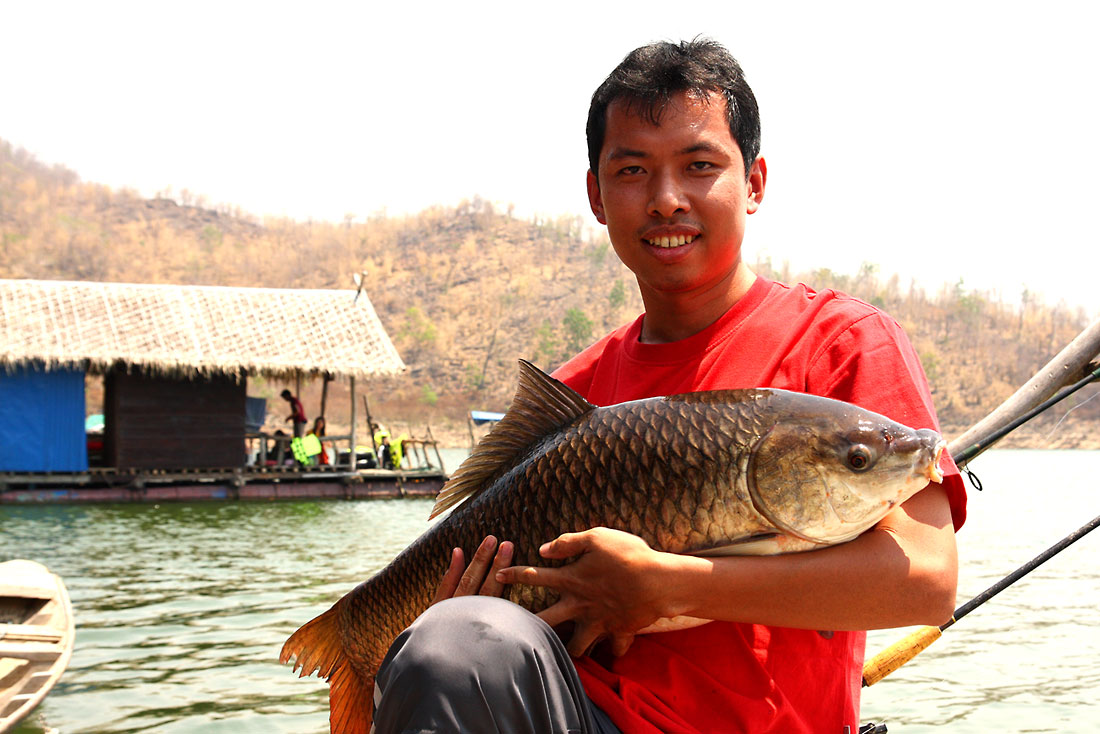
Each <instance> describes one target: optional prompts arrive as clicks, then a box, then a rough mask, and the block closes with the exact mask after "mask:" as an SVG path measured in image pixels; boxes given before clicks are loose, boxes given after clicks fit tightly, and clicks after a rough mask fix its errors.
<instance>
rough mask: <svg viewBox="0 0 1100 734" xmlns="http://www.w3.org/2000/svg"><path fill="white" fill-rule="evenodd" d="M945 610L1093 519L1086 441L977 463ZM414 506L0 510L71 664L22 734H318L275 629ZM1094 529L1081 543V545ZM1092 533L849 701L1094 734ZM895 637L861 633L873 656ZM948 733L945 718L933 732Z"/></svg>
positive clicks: (419, 524)
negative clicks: (58, 599) (954, 597)
mask: <svg viewBox="0 0 1100 734" xmlns="http://www.w3.org/2000/svg"><path fill="white" fill-rule="evenodd" d="M973 468H974V469H975V470H976V471H977V473H978V474H979V476H980V477H981V479H982V481H983V482H984V483H985V485H986V491H985V492H984V493H982V494H978V493H976V492H972V493H971V502H970V520H968V522H967V526H966V527H965V528H964V529H963V531H962V533H960V536H959V544H960V553H961V556H962V559H963V570H962V578H961V580H960V589H959V598H960V602H961V601H964V600H966V599H967V598H969V597H970V596H971V595H973V594H975V593H977V592H979V591H981V590H982V589H984V588H985V587H986V586H988V585H989V584H990V583H992V582H993V581H995V580H996V579H997V578H999V577H1000V576H1002V575H1004V574H1007V573H1008V572H1009V571H1011V570H1013V569H1014V568H1016V567H1017V566H1019V565H1021V564H1022V563H1024V562H1025V561H1027V560H1029V559H1030V558H1031V557H1032V556H1033V555H1035V554H1036V553H1038V552H1039V551H1040V550H1042V549H1043V548H1045V547H1046V546H1047V545H1050V544H1052V543H1054V542H1055V541H1057V540H1058V539H1059V538H1061V537H1062V536H1064V535H1066V534H1068V533H1069V532H1070V531H1072V530H1074V529H1076V528H1077V527H1078V526H1080V525H1082V524H1084V523H1085V522H1087V521H1088V520H1090V519H1091V518H1093V517H1094V516H1096V515H1097V514H1100V492H1098V491H1097V490H1098V489H1100V488H1098V486H1097V483H1098V482H1097V477H1098V476H1100V452H1053V451H1045V452H1028V451H999V452H991V453H990V454H989V455H987V456H984V457H981V458H979V459H978V460H976V461H975V463H974V466H973ZM430 507H431V501H429V500H374V501H360V502H300V503H299V502H296V503H266V504H265V503H205V504H186V505H170V504H164V505H160V506H151V505H109V506H83V507H81V506H46V507H7V506H5V507H0V560H6V559H8V558H12V557H27V558H33V559H35V560H38V561H40V562H43V563H45V564H47V565H48V566H50V568H51V569H52V570H53V571H55V572H56V573H59V574H60V575H61V576H62V577H63V578H64V580H65V583H66V584H67V586H68V588H69V591H70V594H71V596H72V600H73V605H74V608H75V610H76V615H77V641H76V650H75V652H74V654H73V658H72V663H71V665H70V667H69V669H68V671H67V672H66V674H65V676H64V677H63V678H62V680H61V682H60V683H59V684H58V685H57V687H55V688H54V690H53V691H52V692H51V694H50V695H49V697H48V698H47V699H46V701H45V703H44V704H43V705H42V706H41V707H40V708H39V710H38V711H37V712H36V713H35V714H33V715H32V717H31V718H30V719H29V720H28V721H27V722H25V724H24V726H23V727H22V728H20V729H19V730H18V731H19V732H20V733H21V734H29V733H30V732H35V733H36V734H37V733H38V732H42V731H44V730H47V728H48V727H52V728H56V729H57V730H58V731H59V732H60V733H61V734H74V733H77V732H138V731H141V732H234V733H236V732H258V733H259V732H263V733H265V734H266V733H268V732H325V731H327V730H328V728H327V710H328V708H327V707H328V704H327V694H326V687H325V685H324V684H323V683H321V682H319V681H318V680H317V679H315V678H309V679H298V678H296V677H295V676H294V675H293V674H292V673H291V672H290V668H289V667H287V666H281V665H279V664H278V663H277V662H276V658H277V656H278V651H279V648H280V646H281V644H282V642H283V641H284V640H285V639H286V637H287V636H288V635H289V634H290V633H291V632H293V631H294V630H295V629H296V628H297V627H298V626H299V625H301V624H302V623H303V622H305V621H307V620H309V619H311V618H312V617H313V616H314V615H315V614H317V613H319V612H321V611H323V610H324V609H326V608H328V606H329V605H330V604H331V603H332V602H333V601H335V600H336V599H337V598H338V597H339V596H341V595H342V594H343V593H345V592H346V591H348V590H349V589H350V588H352V587H353V586H354V585H355V584H356V583H358V582H359V581H361V580H363V579H365V578H366V577H367V576H369V575H370V574H371V573H372V572H373V571H374V570H376V569H378V568H380V567H381V566H382V565H384V564H385V563H386V562H387V561H388V560H389V559H390V558H391V557H392V556H393V555H394V554H395V553H396V552H397V551H398V550H400V548H402V547H404V546H405V545H406V544H407V543H408V542H409V541H410V540H411V539H412V538H414V537H415V536H416V535H417V534H419V533H420V532H421V531H422V530H423V529H424V528H425V527H427V523H426V518H427V515H428V510H429V509H430ZM1094 536H1095V537H1094ZM1098 559H1100V531H1097V532H1096V533H1094V534H1093V536H1089V537H1087V538H1085V539H1084V540H1082V541H1081V542H1080V543H1078V544H1077V545H1076V546H1074V547H1073V548H1071V549H1069V550H1067V551H1066V552H1065V553H1063V554H1062V555H1060V556H1059V557H1058V558H1057V559H1056V560H1054V561H1052V562H1051V563H1050V564H1048V565H1047V566H1044V567H1043V569H1041V570H1040V571H1037V572H1036V573H1035V574H1033V575H1032V576H1030V577H1028V579H1027V580H1026V581H1024V582H1022V583H1021V584H1020V585H1019V586H1018V587H1013V588H1012V589H1010V590H1009V591H1006V592H1005V593H1004V594H1002V595H1001V596H999V597H997V599H996V600H994V601H993V602H991V603H990V604H988V605H986V606H985V607H982V608H981V609H979V610H978V611H976V612H974V613H972V614H971V615H970V616H968V617H966V618H965V619H964V620H962V621H961V622H959V624H958V625H956V626H955V627H954V628H953V629H951V630H949V631H948V632H946V633H945V635H944V637H943V638H942V639H941V640H940V641H939V642H937V643H935V645H933V647H932V648H930V649H929V650H928V651H926V652H925V653H924V654H923V655H921V656H920V657H919V658H918V659H917V660H916V661H914V662H913V663H911V664H910V665H908V666H906V667H905V668H903V669H902V670H900V671H899V672H898V673H895V674H894V676H892V677H891V678H888V679H886V680H885V681H884V682H882V683H880V684H878V685H877V686H874V687H873V688H871V689H867V690H866V691H865V694H864V705H863V712H864V716H863V718H864V719H865V720H876V721H885V722H886V723H887V724H888V725H889V727H890V731H891V732H892V733H894V734H898V733H910V734H914V733H917V732H939V731H945V730H950V731H951V732H973V733H975V734H976V733H978V732H982V733H984V732H991V731H997V732H1082V733H1083V732H1094V731H1098V730H1100V611H1098V609H1100V564H1098V563H1097V561H1098ZM902 632H903V631H898V630H890V631H878V632H874V633H872V635H871V636H870V641H869V643H868V651H869V652H876V651H878V650H879V649H880V648H881V647H883V646H885V645H887V644H889V643H891V642H893V641H894V640H896V639H897V638H898V637H899V636H900V635H901V634H902ZM945 725H950V726H945Z"/></svg>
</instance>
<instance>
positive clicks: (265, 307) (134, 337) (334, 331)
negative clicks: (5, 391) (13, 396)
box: [0, 280, 405, 376]
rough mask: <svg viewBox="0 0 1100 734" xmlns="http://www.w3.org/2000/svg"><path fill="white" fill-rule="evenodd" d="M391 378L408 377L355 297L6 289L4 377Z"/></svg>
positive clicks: (4, 283)
mask: <svg viewBox="0 0 1100 734" xmlns="http://www.w3.org/2000/svg"><path fill="white" fill-rule="evenodd" d="M27 363H38V364H44V365H45V366H46V367H47V368H50V367H60V366H85V367H86V368H88V369H91V370H93V371H101V370H104V369H106V368H108V367H111V366H112V365H116V364H119V363H121V364H124V365H127V366H140V367H143V368H147V369H152V370H153V371H156V372H165V373H176V374H179V373H183V374H196V373H201V374H208V373H226V374H232V375H235V374H238V373H239V371H240V370H242V369H243V370H246V371H247V372H248V373H249V374H264V375H271V376H286V375H291V374H293V373H294V372H296V371H299V370H300V371H301V372H304V373H320V372H330V373H332V374H334V375H359V376H370V375H387V374H395V373H397V372H400V371H401V370H403V369H404V368H405V365H404V363H403V362H402V361H401V357H400V356H399V355H398V354H397V350H396V349H394V347H393V344H392V343H391V342H390V339H389V337H388V336H387V335H386V330H385V329H384V328H383V327H382V322H381V321H379V320H378V315H377V314H376V313H375V311H374V307H373V306H372V305H371V303H370V300H369V299H368V298H367V294H366V293H365V292H364V293H360V294H359V298H358V300H356V298H355V291H334V290H285V289H275V288H221V287H213V286H184V285H133V284H129V283H83V282H71V281H50V280H0V367H9V368H10V367H12V366H15V365H21V364H27Z"/></svg>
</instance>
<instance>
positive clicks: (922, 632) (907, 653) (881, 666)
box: [863, 627, 943, 688]
mask: <svg viewBox="0 0 1100 734" xmlns="http://www.w3.org/2000/svg"><path fill="white" fill-rule="evenodd" d="M942 634H943V630H941V629H940V628H939V627H921V628H920V629H918V630H917V631H916V632H913V633H912V634H910V635H907V636H905V637H903V638H902V639H900V640H898V641H897V642H895V643H894V644H893V645H891V646H890V647H888V648H886V649H885V650H883V651H882V652H880V653H879V654H878V655H875V656H874V657H873V658H871V659H870V660H868V661H867V662H865V663H864V664H863V687H864V688H866V687H867V686H873V685H874V684H876V683H878V682H879V681H880V680H882V679H883V678H885V677H886V676H888V675H890V674H891V673H893V672H894V671H895V670H897V669H898V668H900V667H901V666H903V665H905V664H906V663H907V662H909V661H910V660H912V659H913V658H915V657H916V656H917V655H919V654H920V653H921V651H922V650H924V649H925V648H926V647H928V646H929V645H931V644H932V643H933V642H935V641H936V640H938V639H940V635H942Z"/></svg>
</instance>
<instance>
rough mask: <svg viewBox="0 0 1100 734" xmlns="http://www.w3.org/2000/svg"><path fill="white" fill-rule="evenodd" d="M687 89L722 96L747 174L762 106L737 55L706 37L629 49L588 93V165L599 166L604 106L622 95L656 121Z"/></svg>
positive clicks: (757, 144)
mask: <svg viewBox="0 0 1100 734" xmlns="http://www.w3.org/2000/svg"><path fill="white" fill-rule="evenodd" d="M683 92H690V93H692V94H697V95H699V96H700V97H705V96H706V95H707V94H708V93H711V92H717V93H720V94H722V96H723V97H725V100H726V114H727V116H728V119H729V127H730V134H731V135H732V136H733V139H734V140H736V141H737V145H738V146H740V148H741V157H742V159H743V160H744V162H745V175H746V176H747V175H748V173H749V169H750V168H751V167H752V164H753V161H755V160H756V156H757V155H759V154H760V109H759V107H758V106H757V104H756V96H755V95H754V94H753V93H752V89H751V88H750V87H749V83H748V82H747V81H745V73H744V72H743V71H741V65H740V64H738V63H737V59H735V58H733V56H731V55H730V53H729V51H727V50H726V49H725V47H723V46H722V45H721V44H720V43H717V42H716V41H712V40H710V39H708V38H696V39H694V40H691V41H681V42H680V43H679V44H675V43H669V42H668V41H660V42H658V43H651V44H649V45H647V46H642V47H641V48H636V49H634V50H633V51H631V52H630V53H629V54H627V56H626V58H625V59H623V60H622V63H620V64H619V65H618V66H616V67H615V70H614V71H612V72H611V74H610V75H608V77H607V79H605V80H604V82H603V84H601V85H600V86H599V88H598V89H597V90H596V91H595V93H594V94H593V95H592V104H591V106H590V107H589V108H588V125H587V129H586V132H587V134H588V165H589V168H590V169H591V171H592V174H593V175H597V174H598V172H599V160H600V151H601V150H603V141H604V135H605V134H606V132H607V108H608V107H610V106H611V103H612V102H615V101H616V100H619V99H624V100H626V101H627V104H629V105H630V108H631V109H632V110H633V111H634V112H637V113H638V114H639V115H641V116H642V117H644V118H645V119H646V120H648V121H649V122H651V123H653V124H654V125H656V124H658V123H659V122H660V119H661V113H663V112H664V110H665V107H666V106H668V104H669V102H670V101H671V100H672V97H673V96H674V95H677V94H680V93H683Z"/></svg>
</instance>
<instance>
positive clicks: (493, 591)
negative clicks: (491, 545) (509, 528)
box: [478, 540, 515, 596]
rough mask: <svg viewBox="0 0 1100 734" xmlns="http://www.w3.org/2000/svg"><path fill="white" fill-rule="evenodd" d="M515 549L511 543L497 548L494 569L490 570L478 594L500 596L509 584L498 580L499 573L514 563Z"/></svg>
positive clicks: (506, 542) (505, 543) (502, 544)
mask: <svg viewBox="0 0 1100 734" xmlns="http://www.w3.org/2000/svg"><path fill="white" fill-rule="evenodd" d="M514 550H515V547H514V546H513V545H512V543H511V542H509V541H507V540H506V541H504V542H503V543H501V544H500V547H499V548H497V554H496V556H494V557H493V567H492V568H490V569H489V573H487V574H485V582H484V583H482V584H481V590H480V591H479V592H478V593H479V594H481V595H482V596H500V595H501V592H503V591H504V587H505V586H506V585H507V584H502V583H501V582H500V581H498V580H497V572H498V571H500V570H501V569H504V568H507V567H508V565H509V564H510V563H511V562H512V556H513V555H514Z"/></svg>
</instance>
